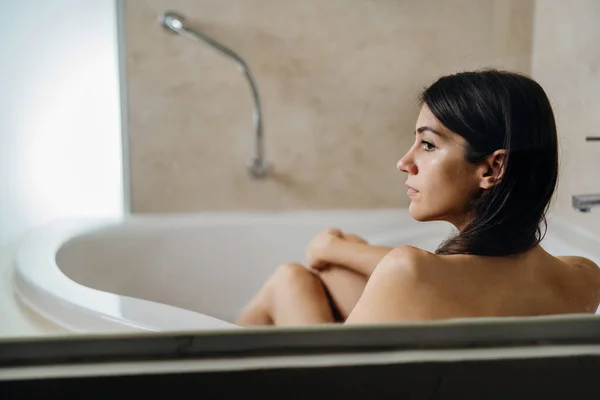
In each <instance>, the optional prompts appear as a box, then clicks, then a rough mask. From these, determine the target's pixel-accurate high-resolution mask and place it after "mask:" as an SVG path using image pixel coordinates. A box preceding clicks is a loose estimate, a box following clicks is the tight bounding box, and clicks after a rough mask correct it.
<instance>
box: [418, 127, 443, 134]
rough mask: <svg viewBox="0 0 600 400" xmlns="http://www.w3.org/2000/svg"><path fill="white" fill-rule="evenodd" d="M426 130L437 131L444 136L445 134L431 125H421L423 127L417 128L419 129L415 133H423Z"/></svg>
mask: <svg viewBox="0 0 600 400" xmlns="http://www.w3.org/2000/svg"><path fill="white" fill-rule="evenodd" d="M426 131H428V132H431V133H435V134H436V135H438V136H442V137H443V136H444V134H442V133H441V132H439V131H436V130H435V129H433V128H432V127H430V126H421V127H419V128H417V130H416V131H415V135H416V134H417V133H423V132H426Z"/></svg>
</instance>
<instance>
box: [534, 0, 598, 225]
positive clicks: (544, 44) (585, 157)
mask: <svg viewBox="0 0 600 400" xmlns="http://www.w3.org/2000/svg"><path fill="white" fill-rule="evenodd" d="M599 18H600V1H597V0H570V1H563V0H537V2H536V7H535V19H534V21H535V22H534V40H533V60H532V75H533V77H534V78H536V79H537V80H538V81H539V82H540V84H541V85H542V86H543V87H544V88H545V89H546V91H547V93H548V95H549V96H550V98H551V101H552V102H553V106H554V109H555V112H556V118H557V124H558V132H559V137H560V151H561V153H560V161H561V170H560V178H559V179H560V182H559V190H558V194H557V197H556V201H555V205H554V207H553V211H554V213H556V214H557V215H559V216H562V217H564V218H568V219H569V220H572V221H575V222H577V223H578V224H581V225H582V226H584V227H586V228H587V229H589V230H591V231H592V232H594V233H595V234H596V235H600V209H595V210H592V212H591V213H589V214H581V213H579V212H577V211H575V210H573V208H572V207H571V196H572V195H574V194H584V193H600V142H586V141H585V137H586V136H592V135H594V136H600V46H599V43H600V24H599Z"/></svg>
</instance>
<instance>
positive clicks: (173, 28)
mask: <svg viewBox="0 0 600 400" xmlns="http://www.w3.org/2000/svg"><path fill="white" fill-rule="evenodd" d="M159 22H160V24H161V25H162V26H163V27H164V28H165V29H166V30H168V31H170V32H172V33H181V30H182V29H183V28H184V23H185V18H184V17H183V16H181V15H179V14H177V13H175V12H172V11H168V12H166V13H165V14H164V15H163V16H162V17H160V18H159Z"/></svg>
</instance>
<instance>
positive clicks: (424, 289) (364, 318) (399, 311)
mask: <svg viewBox="0 0 600 400" xmlns="http://www.w3.org/2000/svg"><path fill="white" fill-rule="evenodd" d="M438 257H439V256H436V255H434V254H432V253H430V252H428V251H425V250H421V249H418V248H416V247H412V246H402V247H398V248H395V249H393V250H391V251H390V252H389V253H388V254H387V255H386V256H385V257H384V258H383V259H382V260H381V261H380V262H379V264H378V265H377V267H376V268H375V271H373V274H372V275H371V277H370V279H369V281H368V282H367V286H366V287H365V290H364V292H363V294H362V296H361V298H360V299H359V301H358V303H357V304H356V306H355V307H354V309H353V310H352V313H351V314H350V315H349V316H348V319H347V320H346V323H350V324H352V323H369V322H390V321H416V320H427V319H430V318H432V317H434V314H432V310H435V309H436V306H435V305H436V303H437V300H438V299H437V296H436V295H435V290H432V286H431V285H430V284H428V283H427V282H430V281H431V278H432V277H433V276H434V274H431V273H430V272H429V271H431V269H432V266H433V264H434V263H435V262H434V260H435V259H437V258H438Z"/></svg>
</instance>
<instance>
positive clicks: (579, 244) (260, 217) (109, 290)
mask: <svg viewBox="0 0 600 400" xmlns="http://www.w3.org/2000/svg"><path fill="white" fill-rule="evenodd" d="M328 226H335V227H339V228H341V229H343V230H347V231H350V232H353V233H356V234H359V235H361V236H363V237H365V238H366V239H368V240H369V241H370V242H372V243H376V244H382V245H390V246H393V245H401V244H410V245H414V246H418V247H421V248H425V249H428V250H434V249H435V247H436V246H437V245H438V244H439V243H440V241H441V240H442V239H443V238H444V237H445V236H447V235H448V234H449V233H450V232H451V230H450V227H449V225H447V224H445V223H418V222H415V221H414V220H412V219H411V218H410V216H409V215H408V213H407V211H406V210H404V209H400V210H377V211H319V212H315V211H311V212H292V213H266V214H246V213H218V214H194V215H176V216H138V217H128V218H125V219H119V220H101V221H98V220H65V221H57V222H55V223H53V224H51V225H48V226H46V227H43V228H40V229H38V230H37V231H35V232H33V233H32V234H31V235H30V236H29V237H28V238H26V239H25V240H24V241H23V242H22V243H21V245H20V247H19V250H18V252H17V255H16V257H15V261H14V270H13V288H14V291H15V293H16V295H17V297H18V298H19V299H20V301H21V302H23V303H24V304H26V305H27V306H28V307H29V308H31V309H32V310H33V311H35V312H36V313H39V314H41V315H43V316H44V317H45V318H47V319H49V320H50V321H52V322H53V323H55V324H57V325H59V326H61V327H64V328H66V329H67V330H69V331H74V332H82V333H91V332H116V331H139V330H146V331H185V330H202V329H211V330H215V329H216V330H221V329H238V327H236V326H235V325H234V324H233V321H234V319H235V317H236V315H237V314H238V312H239V311H240V309H241V308H242V307H243V306H244V305H245V304H246V303H247V302H248V300H249V299H250V298H251V297H252V296H253V295H254V294H255V293H256V291H257V290H258V289H259V288H260V287H261V285H262V284H263V283H264V281H265V280H266V279H267V277H268V276H269V275H270V273H271V272H272V271H273V270H274V269H275V268H276V267H277V265H279V264H281V263H283V262H286V261H295V262H303V261H304V255H305V254H304V251H305V246H306V244H307V243H308V241H309V240H310V238H311V237H312V236H313V235H314V234H316V233H317V232H319V231H320V230H322V229H323V228H325V227H328ZM543 244H544V247H545V248H546V249H547V250H548V251H549V252H551V253H553V254H555V255H582V256H585V257H589V258H591V259H593V260H594V261H595V262H597V263H598V264H600V239H599V238H596V237H594V236H592V235H590V234H588V233H586V232H585V231H582V230H578V229H576V228H573V227H569V226H568V225H567V224H565V223H564V221H561V220H558V219H554V220H552V221H551V222H550V229H549V233H548V235H547V237H546V239H545V240H544V242H543Z"/></svg>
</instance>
